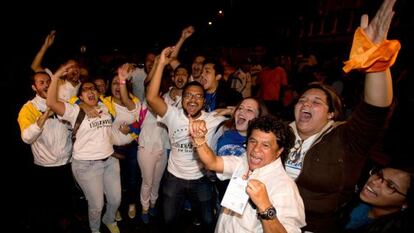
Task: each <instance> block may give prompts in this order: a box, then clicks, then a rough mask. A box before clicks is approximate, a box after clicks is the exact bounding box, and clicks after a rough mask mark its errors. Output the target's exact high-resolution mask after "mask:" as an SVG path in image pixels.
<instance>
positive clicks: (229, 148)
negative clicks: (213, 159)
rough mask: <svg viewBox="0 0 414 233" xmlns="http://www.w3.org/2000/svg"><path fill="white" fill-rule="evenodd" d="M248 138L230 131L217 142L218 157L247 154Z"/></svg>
mask: <svg viewBox="0 0 414 233" xmlns="http://www.w3.org/2000/svg"><path fill="white" fill-rule="evenodd" d="M245 145H246V137H245V136H243V135H240V134H239V132H237V130H228V131H226V132H224V134H223V135H222V136H221V137H220V138H219V139H218V141H217V151H216V152H217V155H218V156H223V155H236V156H241V155H242V154H243V153H245V152H246V146H245Z"/></svg>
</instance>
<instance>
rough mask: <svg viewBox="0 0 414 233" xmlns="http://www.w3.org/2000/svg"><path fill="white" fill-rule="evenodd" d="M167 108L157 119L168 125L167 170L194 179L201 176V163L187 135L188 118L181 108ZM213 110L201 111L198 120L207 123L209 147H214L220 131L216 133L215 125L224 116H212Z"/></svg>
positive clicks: (179, 176)
mask: <svg viewBox="0 0 414 233" xmlns="http://www.w3.org/2000/svg"><path fill="white" fill-rule="evenodd" d="M167 107H168V109H167V112H166V113H165V115H164V117H162V118H159V119H158V120H159V121H160V122H162V123H164V124H165V125H166V126H167V127H168V135H169V138H170V142H171V153H170V157H169V159H168V167H167V169H168V171H169V172H170V173H171V174H173V175H174V176H176V177H178V178H181V179H186V180H195V179H199V178H201V177H203V175H204V174H203V173H204V172H203V170H204V169H203V168H204V166H203V164H202V163H201V161H200V160H199V158H198V155H197V153H196V150H193V144H192V142H191V138H190V136H189V131H188V125H189V120H188V118H187V116H186V115H185V114H184V111H183V110H182V109H178V108H177V107H174V106H171V105H167ZM214 114H215V112H211V113H206V112H204V111H202V113H201V116H200V117H199V118H197V119H198V120H204V121H205V122H206V125H207V129H208V133H207V135H206V140H207V144H208V145H209V146H210V148H215V146H216V144H217V140H218V137H220V136H221V134H222V131H220V130H219V132H217V133H216V127H217V126H218V125H219V124H220V122H222V121H223V120H225V119H226V118H224V117H222V116H219V117H215V116H214Z"/></svg>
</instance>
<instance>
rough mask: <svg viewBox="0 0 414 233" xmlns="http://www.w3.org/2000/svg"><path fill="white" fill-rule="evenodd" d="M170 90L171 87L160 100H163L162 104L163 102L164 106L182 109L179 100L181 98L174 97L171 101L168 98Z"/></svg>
mask: <svg viewBox="0 0 414 233" xmlns="http://www.w3.org/2000/svg"><path fill="white" fill-rule="evenodd" d="M171 89H172V87H171V88H170V89H169V90H168V92H167V93H165V94H164V95H163V96H162V98H163V99H164V102H165V103H166V104H168V105H171V106H175V107H177V108H179V109H181V108H183V106H182V103H181V99H182V97H181V96H176V99H175V100H173V99H172V98H171V97H170V92H171Z"/></svg>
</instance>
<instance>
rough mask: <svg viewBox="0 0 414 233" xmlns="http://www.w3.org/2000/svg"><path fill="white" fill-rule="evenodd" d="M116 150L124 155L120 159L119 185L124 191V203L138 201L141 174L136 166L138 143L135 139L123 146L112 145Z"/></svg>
mask: <svg viewBox="0 0 414 233" xmlns="http://www.w3.org/2000/svg"><path fill="white" fill-rule="evenodd" d="M114 149H115V151H116V152H118V153H120V154H122V155H124V156H125V159H122V160H120V166H121V186H122V190H125V191H126V193H125V194H126V200H125V201H126V203H128V204H135V203H136V202H137V201H138V198H139V196H138V188H139V187H140V186H141V175H140V174H139V173H140V169H139V167H138V160H137V156H138V155H137V152H138V144H137V143H136V141H132V142H131V143H129V144H127V145H125V146H114Z"/></svg>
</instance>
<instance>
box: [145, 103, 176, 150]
mask: <svg viewBox="0 0 414 233" xmlns="http://www.w3.org/2000/svg"><path fill="white" fill-rule="evenodd" d="M142 107H143V108H147V106H146V102H145V103H143V104H142ZM138 140H139V146H140V147H144V148H145V150H147V151H159V150H162V149H170V148H171V147H170V142H169V138H168V133H167V127H166V126H165V125H164V124H162V123H161V122H157V116H156V115H155V114H154V113H152V112H151V111H150V109H148V111H147V114H146V115H145V119H144V122H142V126H141V133H140V134H139V138H138Z"/></svg>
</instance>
